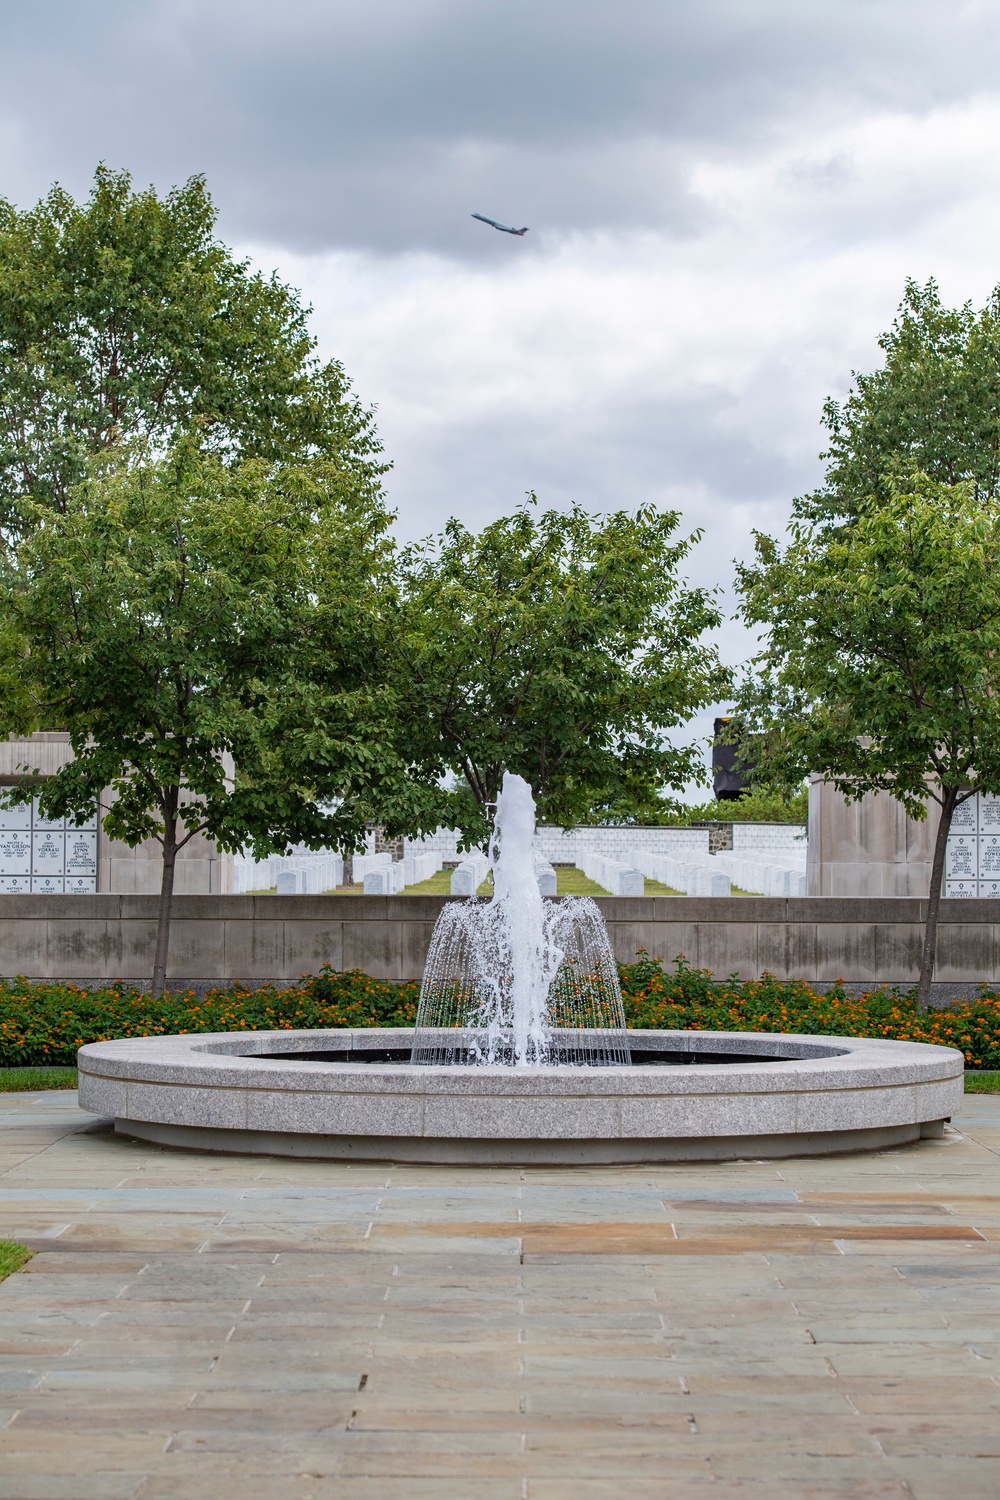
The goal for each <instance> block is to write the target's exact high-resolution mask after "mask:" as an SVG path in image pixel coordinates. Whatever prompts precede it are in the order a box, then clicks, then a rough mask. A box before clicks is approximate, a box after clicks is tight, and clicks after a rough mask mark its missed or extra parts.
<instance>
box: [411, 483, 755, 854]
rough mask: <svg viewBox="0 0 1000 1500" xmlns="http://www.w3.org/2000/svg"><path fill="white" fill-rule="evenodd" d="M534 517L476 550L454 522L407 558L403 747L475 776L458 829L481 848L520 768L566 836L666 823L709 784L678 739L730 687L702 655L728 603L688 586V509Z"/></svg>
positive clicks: (431, 763)
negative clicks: (595, 828)
mask: <svg viewBox="0 0 1000 1500" xmlns="http://www.w3.org/2000/svg"><path fill="white" fill-rule="evenodd" d="M533 507H534V497H533V496H532V497H531V504H529V505H525V506H524V507H522V508H521V509H520V510H518V511H517V512H516V513H515V514H514V515H512V516H508V517H505V518H504V519H502V520H500V521H497V522H495V523H494V524H493V525H491V526H487V527H486V528H485V530H483V531H482V532H481V533H479V534H478V535H476V534H474V533H473V532H471V531H469V530H468V529H467V528H466V527H465V526H463V525H462V524H461V523H460V522H459V521H456V520H452V521H450V522H449V523H448V526H447V527H446V529H445V531H444V533H443V534H442V535H441V536H440V537H438V538H436V539H434V540H432V541H430V542H427V543H424V544H422V545H421V546H418V547H413V548H411V549H409V551H408V552H407V553H406V554H405V555H404V558H403V567H402V570H401V572H402V584H401V588H402V602H401V606H400V614H399V622H398V627H397V641H398V655H397V662H398V669H399V670H398V678H397V693H398V698H399V733H400V735H401V737H402V740H403V742H404V743H405V744H406V746H407V747H408V749H409V750H410V751H411V753H412V755H413V757H414V760H415V761H416V762H417V763H419V764H421V765H423V766H424V767H425V768H426V774H427V776H428V777H440V776H442V775H444V774H445V773H447V772H452V773H454V774H456V775H458V776H460V777H461V778H463V779H464V782H465V784H466V786H467V788H468V791H467V793H466V795H465V796H464V797H463V796H461V795H459V794H455V795H454V796H453V807H452V813H451V816H452V819H453V821H454V825H455V826H457V827H460V828H462V829H463V831H464V832H465V834H466V836H467V838H468V839H469V840H470V841H471V842H476V843H478V842H480V841H481V840H482V839H483V838H484V837H485V835H486V831H487V826H488V818H487V813H486V809H487V807H488V805H489V804H490V803H492V802H494V801H495V800H496V796H497V792H498V789H499V786H500V780H501V777H502V775H503V772H504V770H505V769H506V770H511V771H515V772H517V773H518V774H519V775H522V776H524V777H526V778H527V780H528V781H530V783H531V785H532V787H533V788H534V790H535V795H536V798H537V801H538V807H539V815H540V817H541V818H543V819H546V820H549V821H551V822H555V823H562V824H564V825H569V824H572V823H577V822H594V821H600V820H601V819H605V818H614V819H621V818H626V819H629V820H636V821H639V820H641V819H643V818H644V817H649V816H654V817H657V818H658V817H659V816H660V815H662V812H663V798H662V792H663V791H664V789H670V788H673V789H679V788H680V787H682V786H683V785H684V784H685V783H686V782H688V781H689V780H690V779H691V778H692V777H698V776H702V777H703V775H704V772H703V766H702V760H703V757H702V753H701V751H700V750H699V749H698V748H697V747H695V746H693V745H687V746H674V745H671V744H670V743H669V742H668V741H667V740H666V739H665V731H667V730H669V729H671V728H674V727H676V726H678V725H683V724H685V723H686V722H687V721H688V720H689V719H690V717H691V715H692V714H693V713H694V712H695V711H696V710H697V709H698V708H700V707H702V706H703V705H704V704H707V703H710V702H713V701H715V700H716V699H717V698H718V697H719V696H720V695H721V694H722V693H723V692H724V691H725V690H726V686H727V683H728V675H727V673H726V672H725V671H724V670H723V668H722V667H721V666H720V664H719V661H718V658H717V655H716V653H715V650H714V648H713V647H712V646H710V645H708V644H705V643H704V642H703V640H702V636H703V635H704V633H705V632H706V631H707V630H709V629H711V628H712V627H713V626H715V625H717V624H718V622H719V612H718V610H717V608H716V606H715V603H714V602H713V600H712V599H711V597H710V596H709V595H708V594H707V593H706V592H705V591H704V590H702V589H692V588H687V587H685V586H684V585H683V584H682V582H681V581H680V580H679V578H678V576H677V569H678V566H679V565H680V563H681V562H682V561H683V559H684V557H685V556H686V554H687V552H688V549H689V546H690V542H689V541H686V540H673V539H672V537H673V533H674V531H675V529H676V526H677V521H678V517H677V514H676V513H675V512H671V511H666V512H664V511H658V510H656V509H654V508H653V507H647V508H644V509H642V510H640V511H638V512H637V513H636V514H635V515H630V514H628V513H626V512H624V511H619V512H616V513H614V514H612V515H608V516H605V517H603V518H595V517H593V516H590V515H588V514H587V513H586V512H585V511H583V510H581V509H580V508H578V507H574V508H573V509H572V510H569V511H566V512H557V511H546V512H544V513H542V514H539V515H536V514H535V512H534V508H533Z"/></svg>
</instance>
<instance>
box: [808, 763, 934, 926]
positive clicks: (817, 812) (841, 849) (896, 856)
mask: <svg viewBox="0 0 1000 1500" xmlns="http://www.w3.org/2000/svg"><path fill="white" fill-rule="evenodd" d="M937 818H938V808H937V804H936V803H935V802H931V803H930V804H929V810H928V815H927V817H926V819H924V821H923V822H918V821H917V820H916V819H914V818H909V817H907V815H906V813H905V812H904V811H903V808H902V806H901V805H900V803H898V802H897V801H896V799H895V797H891V796H890V795H889V793H888V792H869V793H868V794H867V795H866V796H864V797H862V798H861V800H860V802H852V803H850V804H848V802H847V799H846V798H845V797H844V796H843V795H842V794H841V793H840V792H838V791H837V790H836V788H835V787H833V786H831V785H830V784H829V783H828V782H825V781H824V780H823V779H822V777H820V776H811V777H810V778H809V852H808V859H807V864H806V871H807V877H808V891H809V895H810V896H916V897H920V898H926V896H927V892H928V890H929V888H930V878H931V861H932V859H933V855H934V836H935V834H936V832H937Z"/></svg>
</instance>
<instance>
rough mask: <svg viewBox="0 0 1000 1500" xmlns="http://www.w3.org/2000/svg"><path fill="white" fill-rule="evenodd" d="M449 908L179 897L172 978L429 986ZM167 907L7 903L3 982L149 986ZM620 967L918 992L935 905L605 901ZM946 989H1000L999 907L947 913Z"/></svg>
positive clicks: (428, 903) (3, 908) (77, 900)
mask: <svg viewBox="0 0 1000 1500" xmlns="http://www.w3.org/2000/svg"><path fill="white" fill-rule="evenodd" d="M446 899H448V898H446V897H441V896H180V897H178V898H177V900H176V902H175V917H174V924H173V932H172V936H171V948H170V962H169V974H170V976H171V979H172V980H173V981H174V982H185V983H187V982H190V983H192V984H197V985H204V984H212V983H225V982H228V981H230V980H233V979H242V980H245V981H247V982H248V983H264V982H268V981H276V982H278V983H289V982H293V981H294V980H296V979H298V978H299V977H300V976H301V975H303V974H307V973H315V972H316V971H317V970H318V969H319V968H320V967H321V966H322V965H323V964H325V963H329V964H332V965H333V967H334V968H338V969H348V968H360V969H365V970H366V971H367V972H368V973H370V974H373V975H376V976H378V977H380V978H385V979H409V978H418V977H419V976H420V974H421V972H422V969H423V963H424V957H425V954H426V952H427V945H428V943H429V941H430V935H431V931H432V928H433V926H434V922H435V920H436V918H437V915H438V912H439V911H440V910H441V906H442V903H443V901H445V900H446ZM156 905H157V903H156V901H155V899H153V898H151V897H143V896H110V895H101V894H98V895H96V896H7V897H3V898H2V899H0V973H2V974H5V975H12V974H24V975H26V976H28V977H29V978H35V979H42V978H50V979H71V980H76V981H78V982H81V983H84V984H93V983H95V982H100V981H109V980H115V979H124V980H136V981H139V982H141V983H146V982H147V981H148V978H149V975H150V974H151V972H152V962H153V942H154V936H155V928H156ZM598 905H599V906H600V908H601V910H602V912H603V913H604V917H605V920H606V921H607V923H608V927H609V930H610V932H611V936H612V940H613V943H614V947H615V952H616V954H617V956H618V958H619V959H621V960H631V959H634V958H635V955H636V952H637V950H638V949H640V948H645V949H647V950H648V951H649V953H650V954H652V955H653V956H655V957H659V958H663V959H665V960H667V961H672V960H673V959H674V958H675V957H676V956H677V954H679V953H683V954H684V955H685V957H686V958H687V959H688V961H689V962H690V963H691V964H693V965H695V966H696V967H699V968H707V969H711V970H712V972H713V973H715V974H717V975H729V974H731V973H734V972H735V973H737V974H739V975H740V976H741V977H742V978H752V977H756V976H757V975H759V974H760V973H761V972H762V971H763V970H765V969H766V970H768V971H769V972H771V973H773V974H776V975H778V976H779V977H781V978H799V977H801V978H805V979H810V980H813V981H817V982H829V981H832V980H834V979H838V978H839V979H844V980H847V981H848V982H851V983H855V984H857V983H861V984H871V983H876V982H880V981H881V982H886V983H906V984H911V983H913V982H914V981H915V979H916V977H917V971H918V967H919V961H920V944H921V937H922V923H923V919H924V912H925V909H926V903H925V902H923V901H916V900H837V899H832V898H824V899H817V900H813V899H811V898H809V897H799V898H787V897H766V896H736V897H729V898H727V897H709V898H705V897H686V896H625V897H606V898H604V899H601V900H599V901H598ZM936 979H937V980H938V981H939V982H941V983H945V984H952V985H954V984H959V985H961V984H965V985H969V984H975V983H977V982H979V981H989V982H993V983H997V982H1000V905H998V904H997V903H996V902H995V901H979V900H976V901H961V902H959V901H946V902H944V903H943V906H942V919H941V933H940V946H939V957H938V967H937V974H936Z"/></svg>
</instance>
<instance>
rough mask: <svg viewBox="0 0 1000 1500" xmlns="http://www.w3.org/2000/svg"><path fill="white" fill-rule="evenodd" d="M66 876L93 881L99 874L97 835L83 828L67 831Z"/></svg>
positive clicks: (68, 829)
mask: <svg viewBox="0 0 1000 1500" xmlns="http://www.w3.org/2000/svg"><path fill="white" fill-rule="evenodd" d="M66 874H67V876H68V877H70V876H72V877H75V878H76V879H81V878H82V879H91V878H93V877H94V876H96V874H97V834H96V833H91V832H89V831H87V830H85V829H83V828H67V830H66Z"/></svg>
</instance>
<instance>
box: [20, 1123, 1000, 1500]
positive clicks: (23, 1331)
mask: <svg viewBox="0 0 1000 1500" xmlns="http://www.w3.org/2000/svg"><path fill="white" fill-rule="evenodd" d="M998 1126H1000V1110H998V1108H997V1104H996V1102H995V1101H994V1100H992V1099H990V1098H989V1096H984V1097H982V1098H980V1097H976V1096H970V1097H969V1098H968V1099H967V1100H966V1101H965V1106H964V1109H963V1112H962V1114H961V1116H960V1117H958V1118H956V1120H955V1122H954V1125H953V1126H952V1128H950V1129H949V1130H948V1131H947V1133H946V1135H945V1137H944V1138H943V1139H942V1140H928V1141H921V1142H920V1143H919V1144H915V1145H913V1146H911V1147H907V1148H905V1149H899V1150H892V1151H887V1152H884V1153H881V1154H876V1155H872V1156H854V1157H852V1156H842V1157H828V1158H808V1159H793V1160H784V1161H781V1162H780V1163H775V1162H753V1161H747V1162H735V1163H734V1162H726V1163H720V1164H717V1165H716V1164H713V1163H697V1164H691V1165H685V1166H670V1167H648V1166H647V1167H644V1166H635V1167H615V1168H604V1167H598V1168H561V1169H553V1168H551V1167H546V1168H538V1169H525V1170H517V1169H512V1168H510V1167H501V1168H475V1167H468V1166H461V1167H434V1168H431V1167H427V1166H416V1165H414V1166H409V1165H405V1164H404V1165H392V1164H385V1163H342V1164H341V1163H336V1162H330V1161H314V1162H313V1161H300V1160H277V1159H270V1158H263V1157H262V1158H253V1159H248V1158H241V1157H237V1156H214V1155H212V1156H210V1155H199V1154H196V1153H184V1152H179V1151H168V1150H165V1149H161V1148H158V1147H155V1146H152V1145H147V1144H142V1143H138V1142H133V1141H126V1140H124V1139H122V1138H120V1137H117V1136H115V1135H114V1133H113V1131H112V1130H111V1129H110V1128H109V1126H108V1124H107V1122H100V1121H95V1120H94V1119H93V1118H92V1117H91V1116H89V1115H85V1114H83V1113H82V1112H81V1111H80V1110H79V1108H78V1107H77V1104H76V1099H75V1095H73V1094H69V1093H66V1094H62V1093H59V1094H49V1093H46V1094H24V1095H6V1096H3V1100H2V1103H0V1235H2V1236H3V1237H7V1238H21V1239H24V1240H26V1241H27V1242H28V1243H29V1244H30V1245H31V1247H32V1249H34V1250H35V1252H36V1254H35V1257H34V1259H33V1260H32V1261H31V1262H30V1263H29V1265H28V1266H27V1267H26V1269H25V1270H24V1271H22V1272H20V1273H18V1274H17V1275H15V1276H13V1277H10V1278H9V1279H8V1280H7V1281H6V1282H4V1283H3V1284H2V1285H0V1473H2V1476H3V1478H2V1479H0V1491H2V1493H3V1495H4V1497H5V1500H8V1497H10V1500H63V1497H69V1496H72V1497H73V1500H91V1497H94V1500H168V1497H169V1500H200V1497H202V1496H205V1497H208V1496H211V1497H212V1500H228V1497H230V1496H231V1497H233V1500H256V1497H258V1496H260V1497H261V1500H263V1497H265V1496H266V1497H267V1500H285V1497H286V1496H289V1497H291V1496H294V1497H295V1500H333V1497H336V1500H369V1497H370V1500H423V1497H431V1496H433V1500H471V1497H472V1496H475V1497H476V1500H570V1497H572V1500H618V1497H619V1496H621V1495H622V1494H627V1495H628V1496H629V1500H654V1497H655V1500H675V1497H677V1500H680V1497H685V1500H686V1497H690V1496H694V1497H697V1496H699V1495H701V1494H704V1495H705V1497H706V1500H846V1497H850V1500H868V1497H871V1500H938V1497H942V1500H944V1497H947V1500H955V1497H956V1496H957V1495H961V1496H962V1497H963V1500H977V1497H979V1496H987V1495H988V1496H990V1500H994V1497H995V1496H996V1495H997V1494H1000V1438H998V1437H997V1433H998V1432H1000V1335H996V1334H995V1331H994V1330H995V1327H997V1326H1000V1324H998V1323H997V1318H996V1315H997V1313H1000V1275H998V1272H1000V1128H998Z"/></svg>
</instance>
